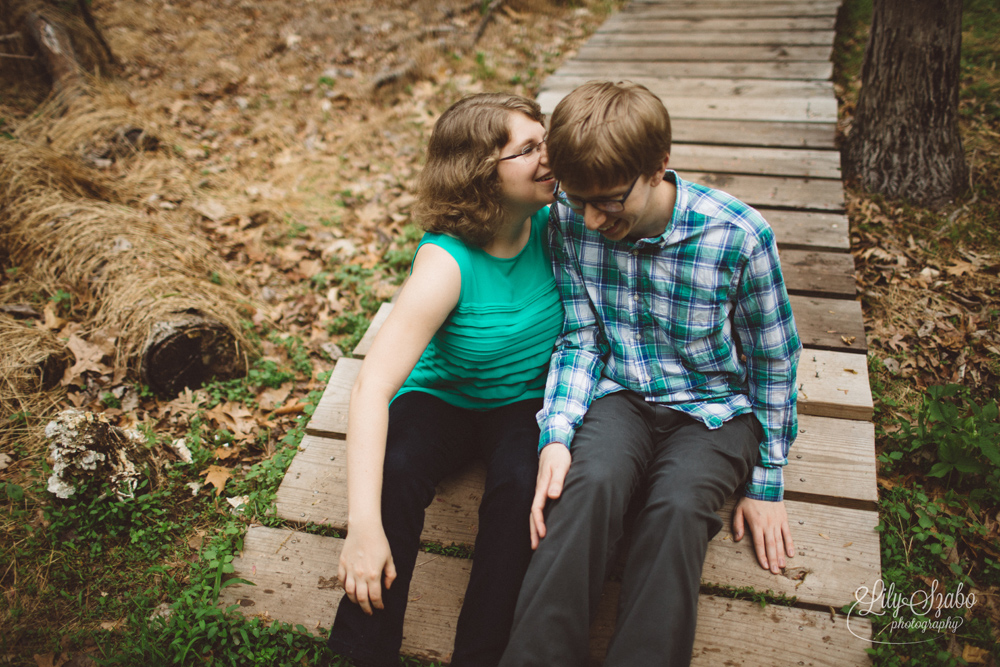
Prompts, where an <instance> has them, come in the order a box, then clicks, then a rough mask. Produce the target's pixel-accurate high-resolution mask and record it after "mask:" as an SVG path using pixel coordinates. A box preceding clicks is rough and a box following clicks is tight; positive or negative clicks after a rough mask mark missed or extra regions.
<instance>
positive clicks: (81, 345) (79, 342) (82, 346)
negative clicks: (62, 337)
mask: <svg viewBox="0 0 1000 667" xmlns="http://www.w3.org/2000/svg"><path fill="white" fill-rule="evenodd" d="M66 347H68V348H69V350H70V352H72V353H73V356H74V357H75V358H76V363H75V364H73V366H71V367H70V368H67V369H66V372H65V373H64V374H63V379H62V385H63V386H64V387H65V386H68V385H83V384H84V381H83V379H82V375H83V373H86V372H87V371H92V372H94V373H97V374H98V375H107V374H109V373H111V368H110V367H108V366H105V365H104V363H103V362H102V360H103V359H104V355H105V349H104V348H103V347H102V346H101V345H97V344H94V343H91V342H88V341H85V340H84V339H82V338H80V337H79V336H77V335H76V334H72V335H71V336H70V337H69V341H67V343H66ZM112 351H113V348H112Z"/></svg>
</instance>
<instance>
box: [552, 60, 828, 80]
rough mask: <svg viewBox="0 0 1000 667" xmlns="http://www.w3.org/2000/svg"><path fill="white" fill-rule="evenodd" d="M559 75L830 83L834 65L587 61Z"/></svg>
mask: <svg viewBox="0 0 1000 667" xmlns="http://www.w3.org/2000/svg"><path fill="white" fill-rule="evenodd" d="M556 73H557V74H566V75H570V76H590V77H593V78H595V79H603V78H609V77H610V78H614V77H618V78H622V79H627V78H629V77H632V76H646V77H654V76H657V75H658V74H669V75H670V76H681V77H688V78H697V79H701V78H722V79H733V78H736V79H739V78H746V79H819V80H822V81H826V80H828V79H829V78H830V77H831V76H832V75H833V64H832V63H829V62H819V61H806V62H696V61H672V62H667V61H662V62H642V61H628V62H618V61H617V59H615V58H611V59H609V60H604V61H601V60H588V61H582V60H577V59H575V58H574V59H573V60H570V61H568V62H566V63H564V64H563V66H562V67H560V68H559V69H558V70H556Z"/></svg>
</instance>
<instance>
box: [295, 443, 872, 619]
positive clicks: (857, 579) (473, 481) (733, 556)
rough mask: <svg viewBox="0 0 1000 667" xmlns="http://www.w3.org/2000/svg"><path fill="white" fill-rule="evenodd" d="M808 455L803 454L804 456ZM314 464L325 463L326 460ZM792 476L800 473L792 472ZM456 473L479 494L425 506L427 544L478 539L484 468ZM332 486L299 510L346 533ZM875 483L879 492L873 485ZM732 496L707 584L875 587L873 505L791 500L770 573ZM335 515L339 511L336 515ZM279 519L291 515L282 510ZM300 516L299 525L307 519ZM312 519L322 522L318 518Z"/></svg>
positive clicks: (805, 595) (820, 592)
mask: <svg viewBox="0 0 1000 667" xmlns="http://www.w3.org/2000/svg"><path fill="white" fill-rule="evenodd" d="M830 437H832V436H830ZM342 442H343V441H334V440H327V441H325V443H324V444H326V443H328V444H329V445H330V447H337V446H342ZM338 443H341V444H338ZM810 444H811V443H809V442H808V441H806V442H804V443H802V447H800V449H801V450H802V451H803V452H809V450H811V449H812V447H810V446H809V445H810ZM845 447H849V445H845ZM310 449H312V446H310ZM307 451H308V450H307ZM326 451H331V450H330V449H324V453H325V452H326ZM805 455H806V454H805V453H803V456H805ZM314 464H316V465H322V462H321V461H320V462H315V463H314ZM849 465H850V463H849V462H838V466H839V467H840V468H841V473H843V472H844V471H845V470H846V469H847V468H848V467H849ZM856 467H858V468H860V467H861V465H860V464H858V465H857V466H856ZM813 471H815V472H813ZM785 474H786V477H789V478H792V479H801V478H805V477H806V475H807V474H808V475H816V476H822V475H824V474H825V470H824V469H823V466H822V465H820V464H819V462H818V459H817V462H816V463H815V464H814V465H812V466H803V465H802V464H801V460H800V459H795V460H793V461H791V462H789V466H788V468H787V469H786V471H785ZM793 475H797V476H798V477H792V476H793ZM458 478H461V479H462V480H463V481H462V482H461V484H459V486H462V487H464V488H472V487H474V486H475V487H478V489H477V490H476V493H475V494H470V496H469V497H457V498H456V497H454V496H452V497H450V498H449V499H448V500H444V499H443V497H442V496H440V495H439V496H437V497H436V498H435V500H434V501H433V502H432V503H431V507H429V508H428V510H427V522H426V525H425V526H424V532H423V533H422V534H421V539H422V540H423V541H425V542H435V543H438V544H444V545H450V544H473V543H474V542H475V535H476V530H477V525H476V523H475V521H476V511H477V508H478V504H479V497H480V496H481V488H482V483H483V476H482V474H480V471H476V470H470V471H469V472H467V473H465V474H463V475H458V476H456V479H458ZM806 479H808V478H806ZM327 488H328V489H329V493H324V492H323V491H322V490H319V489H317V490H315V491H314V492H313V494H314V496H315V497H317V498H318V499H319V501H318V503H317V501H313V503H312V504H310V505H309V506H308V507H304V508H301V509H305V510H307V512H306V514H308V512H309V511H314V510H315V508H317V507H319V506H321V505H322V506H324V507H323V508H322V510H323V511H321V512H315V511H314V515H320V514H321V515H323V516H324V518H329V521H324V522H322V524H323V525H329V526H332V527H334V528H338V529H341V530H343V529H345V528H346V523H347V508H346V498H345V496H346V483H345V481H344V480H340V482H339V483H338V484H336V485H333V486H329V487H327ZM871 488H872V489H874V484H872V486H871ZM451 500H456V501H457V502H456V503H455V506H454V507H453V508H452V509H451V510H450V512H449V511H447V510H441V509H440V508H438V507H437V505H440V504H445V503H450V501H451ZM735 500H736V498H735V497H733V498H730V499H729V500H728V501H727V503H726V505H725V506H724V507H723V509H722V511H720V513H719V516H720V517H721V518H722V520H723V526H724V528H723V530H722V531H721V532H720V533H719V534H718V535H716V537H715V538H714V539H713V540H712V541H711V542H710V543H709V548H708V555H707V557H706V562H705V569H704V571H703V573H702V579H703V581H704V582H705V583H707V584H711V585H719V586H744V585H749V586H753V587H754V588H756V589H758V590H772V591H774V592H775V593H779V594H783V595H787V596H789V597H791V596H796V597H798V599H799V601H800V602H805V603H809V604H819V605H833V606H835V607H837V608H840V606H841V605H843V604H844V602H846V601H847V600H849V599H851V595H852V594H853V592H854V591H855V590H856V589H857V587H858V586H860V585H862V584H864V583H868V584H869V585H870V584H872V583H873V582H874V581H875V580H876V579H877V578H878V576H879V541H878V533H877V532H876V530H875V526H876V525H877V524H878V514H877V512H875V511H874V509H856V508H851V507H836V506H833V505H819V504H813V503H811V502H801V501H796V500H793V499H791V498H789V499H787V500H786V503H785V505H786V508H787V510H788V516H789V521H790V522H791V526H792V538H793V540H794V541H795V545H796V549H797V553H796V556H795V557H794V559H792V560H791V561H790V563H789V566H788V568H787V569H786V570H785V571H784V572H783V573H781V574H779V575H772V574H771V573H770V572H769V571H767V570H763V569H761V568H760V566H759V565H758V564H757V560H756V557H755V556H754V551H753V544H752V542H751V541H749V540H747V539H746V538H744V540H742V541H741V542H738V543H737V542H734V541H733V540H732V537H731V535H730V528H729V527H730V525H731V517H732V508H733V506H734V505H735ZM327 510H329V511H327ZM335 513H337V514H338V516H333V515H334V514H335ZM278 516H279V517H281V518H286V517H285V516H284V514H283V513H281V512H279V514H278ZM466 520H469V521H468V523H467V524H465V525H463V522H465V521H466ZM297 521H299V522H302V521H303V519H301V518H300V519H297ZM313 523H321V522H320V521H313Z"/></svg>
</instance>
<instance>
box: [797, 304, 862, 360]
mask: <svg viewBox="0 0 1000 667" xmlns="http://www.w3.org/2000/svg"><path fill="white" fill-rule="evenodd" d="M788 300H789V301H790V302H791V304H792V313H794V315H795V324H796V326H797V327H798V329H799V338H800V339H801V340H802V346H803V347H805V348H807V349H809V350H829V351H833V352H843V353H845V354H851V353H853V354H855V355H859V356H860V355H863V354H864V353H865V352H866V351H867V349H868V346H867V344H866V342H865V328H864V322H863V320H862V319H861V304H860V303H859V302H857V301H849V300H847V299H826V298H821V297H815V296H802V295H801V294H790V295H789V297H788ZM852 338H853V339H854V340H851V339H852ZM845 339H846V341H851V344H850V345H848V344H847V342H846V341H845ZM803 354H805V352H803Z"/></svg>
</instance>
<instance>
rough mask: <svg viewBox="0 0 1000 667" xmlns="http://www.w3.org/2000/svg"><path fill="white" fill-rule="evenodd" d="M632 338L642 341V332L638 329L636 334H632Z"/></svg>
mask: <svg viewBox="0 0 1000 667" xmlns="http://www.w3.org/2000/svg"><path fill="white" fill-rule="evenodd" d="M632 338H634V339H635V340H636V341H640V340H642V334H641V333H639V332H638V331H636V332H635V333H634V334H632Z"/></svg>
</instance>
